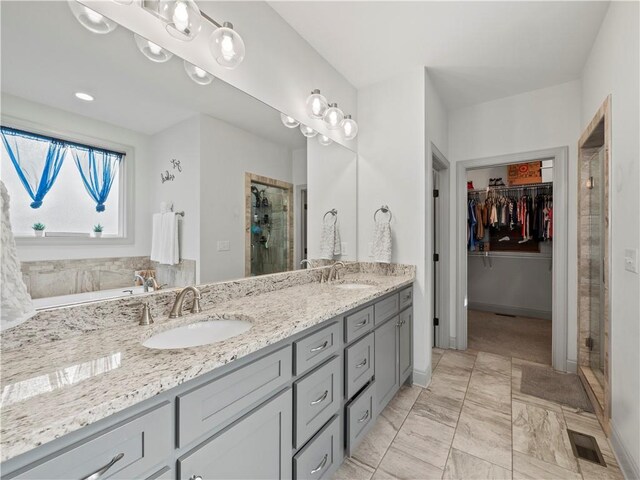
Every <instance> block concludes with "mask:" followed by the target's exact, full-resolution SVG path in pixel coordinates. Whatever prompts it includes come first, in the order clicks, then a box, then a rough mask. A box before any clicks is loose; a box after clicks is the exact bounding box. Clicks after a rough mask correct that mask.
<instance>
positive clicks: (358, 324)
mask: <svg viewBox="0 0 640 480" xmlns="http://www.w3.org/2000/svg"><path fill="white" fill-rule="evenodd" d="M368 321H369V318H365V319H364V320H362V321H361V322H360V323H356V327H362V326H363V325H366V324H367V322H368Z"/></svg>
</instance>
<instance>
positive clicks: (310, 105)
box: [307, 89, 329, 119]
mask: <svg viewBox="0 0 640 480" xmlns="http://www.w3.org/2000/svg"><path fill="white" fill-rule="evenodd" d="M328 106H329V104H328V103H327V99H326V98H324V95H322V94H321V93H320V90H318V89H315V90H314V91H313V92H311V95H309V96H308V97H307V115H309V117H311V118H317V119H319V118H322V117H324V113H325V112H326V111H327V108H328Z"/></svg>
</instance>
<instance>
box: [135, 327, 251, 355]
mask: <svg viewBox="0 0 640 480" xmlns="http://www.w3.org/2000/svg"><path fill="white" fill-rule="evenodd" d="M250 328H251V322H248V321H247V320H211V321H208V322H198V323H192V324H191V325H185V326H183V327H176V328H172V329H171V330H167V331H164V332H160V333H157V334H155V335H153V336H152V337H149V338H148V339H147V340H145V341H144V342H143V343H142V345H144V346H145V347H148V348H157V349H165V350H166V349H172V348H188V347H198V346H201V345H211V344H212V343H216V342H220V341H222V340H227V339H229V338H232V337H235V336H236V335H240V334H241V333H244V332H246V331H247V330H249V329H250Z"/></svg>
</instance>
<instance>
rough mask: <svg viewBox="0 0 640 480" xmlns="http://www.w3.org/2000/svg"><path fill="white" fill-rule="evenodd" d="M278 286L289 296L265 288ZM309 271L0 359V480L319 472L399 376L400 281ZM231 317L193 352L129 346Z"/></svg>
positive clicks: (408, 303) (408, 347)
mask: <svg viewBox="0 0 640 480" xmlns="http://www.w3.org/2000/svg"><path fill="white" fill-rule="evenodd" d="M316 270H322V269H316ZM292 276H297V277H299V278H297V279H291V278H289V281H290V282H291V284H293V285H295V286H289V283H287V284H286V285H285V286H286V288H282V289H275V290H274V287H273V285H270V286H266V284H268V283H269V282H273V283H277V282H278V280H280V282H281V283H282V279H284V278H287V277H292ZM303 276H306V277H304V279H303V278H302V277H303ZM309 276H313V270H312V271H304V272H291V273H286V274H277V275H271V276H267V277H263V278H262V279H261V282H262V284H263V287H264V288H263V290H262V291H258V292H256V293H255V294H249V295H246V294H245V295H242V294H240V293H235V294H234V293H228V292H227V296H228V297H230V298H229V299H228V300H227V301H223V302H219V303H217V304H215V305H213V306H207V305H206V304H205V307H204V310H203V312H202V313H200V314H189V313H187V312H188V310H185V315H184V316H183V317H181V318H179V319H175V320H168V319H166V317H165V318H156V322H155V324H154V325H152V326H146V327H144V326H138V325H137V324H135V323H134V324H133V325H131V324H127V325H122V324H117V325H113V326H111V327H109V328H101V329H98V330H95V331H87V332H83V333H82V334H80V335H75V336H70V337H68V338H63V339H60V340H58V341H54V342H49V343H44V344H42V343H41V344H28V343H27V344H25V345H24V347H22V348H15V349H12V350H10V351H8V352H7V353H6V354H4V355H3V358H2V371H3V391H4V398H3V408H2V460H3V463H2V478H7V479H9V478H50V479H53V478H81V479H89V478H91V479H92V480H96V479H106V478H163V479H168V478H172V479H174V478H180V479H192V480H196V479H199V478H202V479H206V478H268V479H274V478H313V479H319V478H329V477H330V475H331V474H332V473H333V472H334V471H335V470H336V469H337V468H338V467H339V465H340V464H341V463H342V461H343V459H344V458H345V456H348V455H350V454H351V453H352V452H353V451H354V449H355V448H356V447H357V446H358V444H359V442H360V441H361V440H362V439H363V438H364V436H365V435H366V433H367V432H368V431H369V429H370V428H371V427H372V425H373V424H374V422H375V420H376V417H377V416H378V415H379V413H380V412H381V411H382V409H383V408H384V407H385V405H386V404H387V403H388V402H389V401H390V400H391V399H392V398H393V396H394V395H395V393H396V392H397V391H398V389H399V388H400V386H401V385H402V384H403V383H404V382H407V381H410V380H411V375H412V321H413V313H412V300H413V299H412V294H413V286H412V282H413V278H414V274H413V270H412V269H411V268H409V269H407V270H406V271H404V272H401V273H398V274H395V275H380V274H372V273H355V274H348V275H347V276H346V277H345V278H344V279H342V280H339V281H337V282H334V283H319V282H318V281H311V280H313V279H311V280H309V278H308V277H309ZM318 278H321V277H318ZM251 281H255V280H253V279H247V280H240V281H237V282H228V284H229V285H227V286H226V287H225V288H228V289H236V290H237V291H238V292H240V291H241V290H242V288H243V285H242V284H243V282H251ZM303 282H305V283H303ZM284 283H286V282H284ZM231 284H233V285H231ZM220 285H224V284H220ZM203 290H205V289H204V288H203ZM164 295H168V294H167V293H165V294H164ZM171 295H173V296H175V292H174V293H172V294H171ZM150 296H153V294H152V295H150ZM205 299H206V294H204V293H203V300H205ZM189 305H190V301H189V300H187V302H186V306H189ZM231 317H236V318H243V319H245V320H249V321H250V322H251V324H252V327H251V328H250V329H249V330H248V331H247V332H245V333H241V334H239V335H237V336H235V337H233V338H229V339H228V340H224V341H221V342H218V343H214V344H210V345H202V346H199V347H192V348H185V349H166V350H157V349H151V348H147V347H145V346H143V345H142V342H143V341H144V340H145V339H147V338H149V337H150V336H151V335H154V334H156V333H158V332H163V331H166V330H168V329H170V328H174V327H176V326H182V325H190V324H194V323H200V322H207V321H211V322H215V321H216V319H221V318H231ZM104 358H111V363H109V364H108V366H106V364H105V363H104ZM101 362H102V363H101ZM68 365H73V366H71V367H69V366H68ZM58 366H60V367H62V366H66V368H58ZM74 375H75V376H77V377H78V378H76V379H74V378H71V377H73V376H74ZM61 376H67V377H68V378H67V382H66V383H65V384H64V385H62V386H59V385H58V386H51V385H50V388H49V389H46V388H45V389H42V388H41V385H42V384H43V383H46V382H50V383H51V380H52V379H53V378H54V377H56V378H59V377H61Z"/></svg>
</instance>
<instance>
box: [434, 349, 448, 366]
mask: <svg viewBox="0 0 640 480" xmlns="http://www.w3.org/2000/svg"><path fill="white" fill-rule="evenodd" d="M444 352H445V351H444V350H442V349H441V348H433V349H431V370H432V371H433V370H435V369H436V367H437V366H438V362H440V359H441V358H442V354H443V353H444Z"/></svg>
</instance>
